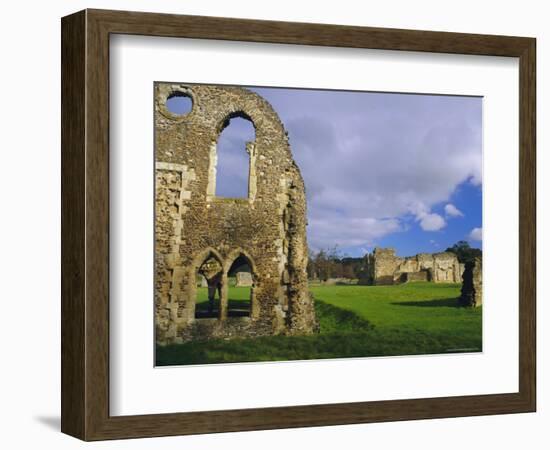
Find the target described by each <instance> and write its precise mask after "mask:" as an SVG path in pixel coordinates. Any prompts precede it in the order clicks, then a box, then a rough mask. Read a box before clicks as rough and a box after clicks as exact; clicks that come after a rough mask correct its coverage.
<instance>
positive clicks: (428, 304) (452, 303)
mask: <svg viewBox="0 0 550 450" xmlns="http://www.w3.org/2000/svg"><path fill="white" fill-rule="evenodd" d="M391 305H397V306H419V307H421V308H433V307H437V306H443V307H447V308H449V307H450V308H460V305H459V304H458V299H457V298H439V299H436V300H420V301H418V300H413V301H406V302H393V303H391Z"/></svg>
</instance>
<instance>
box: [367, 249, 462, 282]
mask: <svg viewBox="0 0 550 450" xmlns="http://www.w3.org/2000/svg"><path fill="white" fill-rule="evenodd" d="M365 264H366V269H365V273H367V274H369V276H365V277H364V279H363V280H362V281H363V282H362V283H361V284H373V285H389V284H398V283H407V282H410V281H431V282H434V283H460V282H461V280H462V272H463V265H462V264H460V263H459V261H458V258H457V257H456V255H455V254H454V253H450V252H444V253H434V254H430V253H419V254H418V255H415V256H409V257H405V258H403V257H399V256H396V255H395V249H393V248H375V249H374V251H373V253H372V254H369V255H367V256H366V258H365Z"/></svg>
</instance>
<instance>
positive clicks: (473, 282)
mask: <svg viewBox="0 0 550 450" xmlns="http://www.w3.org/2000/svg"><path fill="white" fill-rule="evenodd" d="M482 269H483V267H482V260H481V258H479V257H477V258H475V259H474V261H472V262H468V263H466V267H465V269H464V274H463V275H462V289H461V291H460V299H459V303H460V304H461V305H462V306H473V307H476V306H481V305H482V303H483V282H482Z"/></svg>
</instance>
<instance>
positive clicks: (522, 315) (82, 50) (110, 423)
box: [61, 10, 536, 440]
mask: <svg viewBox="0 0 550 450" xmlns="http://www.w3.org/2000/svg"><path fill="white" fill-rule="evenodd" d="M61 29H62V348H61V350H62V417H61V428H62V431H63V432H64V433H67V434H69V435H72V436H75V437H78V438H80V439H84V440H101V439H118V438H137V437H151V436H168V435H184V434H198V433H216V432H228V431H245V430H261V429H276V428H291V427H309V426H322V425H338V424H351V423H367V422H382V421H397V420H411V419H427V418H442V417H458V416H475V415H486V414H504V413H517V412H531V411H535V406H536V395H535V393H536V390H535V388H536V330H535V322H536V321H535V318H536V316H535V300H536V292H535V289H536V287H535V286H536V274H535V273H536V271H535V268H536V250H535V244H536V235H535V232H536V224H535V222H536V221H535V219H536V209H535V208H536V202H535V187H536V177H535V176H536V162H535V139H536V134H535V133H536V130H535V48H536V41H535V39H533V38H525V37H507V36H489V35H474V34H460V33H447V32H433V31H413V30H399V29H382V28H367V27H355V26H338V25H321V24H307V23H287V22H272V21H257V20H242V19H228V18H216V17H199V16H180V15H170V14H153V13H137V12H123V11H105V10H85V11H80V12H78V13H75V14H73V15H70V16H67V17H64V18H63V19H62V27H61ZM117 33H120V34H136V35H146V36H164V37H181V38H201V39H220V40H231V41H248V42H260V43H285V44H305V45H312V46H332V47H349V48H367V49H383V50H404V51H417V52H433V53H454V54H465V55H487V56H508V57H517V58H519V72H520V73H519V79H520V86H519V92H520V101H519V117H520V120H519V124H520V140H519V158H520V191H519V198H520V201H519V217H520V223H519V243H520V259H519V264H518V270H519V299H520V308H519V391H518V392H515V393H505V394H492V395H473V396H460V397H438V398H418V399H406V400H390V401H372V402H356V403H343V404H323V405H304V406H289V407H272V408H259V409H244V410H226V411H207V412H206V411H205V412H186V413H172V414H154V415H140V416H110V415H109V263H108V261H109V36H110V35H111V34H117Z"/></svg>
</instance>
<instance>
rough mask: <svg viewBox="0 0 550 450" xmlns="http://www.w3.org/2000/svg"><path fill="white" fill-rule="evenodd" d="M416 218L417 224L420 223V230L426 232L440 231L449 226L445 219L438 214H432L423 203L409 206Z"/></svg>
mask: <svg viewBox="0 0 550 450" xmlns="http://www.w3.org/2000/svg"><path fill="white" fill-rule="evenodd" d="M409 211H411V212H412V213H413V214H414V215H415V216H416V220H417V222H419V223H420V228H422V229H423V230H424V231H439V230H441V229H442V228H445V226H447V222H445V219H444V218H443V217H441V216H440V215H439V214H437V213H432V212H431V211H430V210H429V208H428V207H427V206H426V205H425V204H424V203H422V202H415V203H413V204H412V205H411V206H409Z"/></svg>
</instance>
